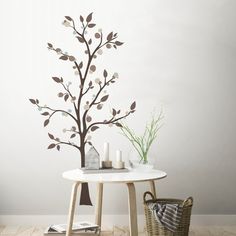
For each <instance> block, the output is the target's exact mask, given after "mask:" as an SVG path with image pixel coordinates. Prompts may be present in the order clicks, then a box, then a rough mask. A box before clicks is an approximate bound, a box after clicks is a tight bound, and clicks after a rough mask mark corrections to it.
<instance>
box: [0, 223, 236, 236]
mask: <svg viewBox="0 0 236 236" xmlns="http://www.w3.org/2000/svg"><path fill="white" fill-rule="evenodd" d="M44 230H45V227H42V226H41V227H39V226H38V227H37V226H8V225H7V226H0V236H42V235H43V232H44ZM101 235H102V236H129V230H128V228H127V227H124V228H121V227H117V226H114V228H113V230H112V231H111V230H110V231H109V230H105V231H103V233H102V234H101ZM139 236H146V233H145V230H143V231H142V232H140V233H139ZM189 236H236V226H231V227H229V226H228V227H220V226H211V227H196V226H194V227H191V229H190V233H189Z"/></svg>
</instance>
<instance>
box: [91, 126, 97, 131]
mask: <svg viewBox="0 0 236 236" xmlns="http://www.w3.org/2000/svg"><path fill="white" fill-rule="evenodd" d="M98 128H99V127H98V126H92V127H91V131H95V130H96V129H98Z"/></svg>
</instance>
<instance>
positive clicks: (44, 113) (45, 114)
mask: <svg viewBox="0 0 236 236" xmlns="http://www.w3.org/2000/svg"><path fill="white" fill-rule="evenodd" d="M41 115H42V116H48V115H50V114H49V112H47V111H45V112H43V113H41Z"/></svg>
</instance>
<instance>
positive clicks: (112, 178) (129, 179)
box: [62, 169, 167, 183]
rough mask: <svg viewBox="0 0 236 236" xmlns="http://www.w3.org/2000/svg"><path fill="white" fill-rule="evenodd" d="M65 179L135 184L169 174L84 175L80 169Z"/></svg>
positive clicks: (155, 172) (70, 173)
mask: <svg viewBox="0 0 236 236" xmlns="http://www.w3.org/2000/svg"><path fill="white" fill-rule="evenodd" d="M62 176H63V178H65V179H68V180H72V181H75V182H94V183H133V182H143V181H150V180H157V179H162V178H165V177H166V176H167V174H166V173H165V172H163V171H161V170H152V171H150V172H136V171H130V172H124V173H101V174H100V173H99V174H83V173H82V171H81V170H80V169H75V170H70V171H66V172H64V173H63V174H62Z"/></svg>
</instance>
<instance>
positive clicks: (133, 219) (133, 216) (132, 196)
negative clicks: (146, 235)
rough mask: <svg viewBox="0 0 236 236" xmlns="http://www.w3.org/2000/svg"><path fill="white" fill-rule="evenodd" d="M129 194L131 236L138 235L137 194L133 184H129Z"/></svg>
mask: <svg viewBox="0 0 236 236" xmlns="http://www.w3.org/2000/svg"><path fill="white" fill-rule="evenodd" d="M127 186H128V193H129V228H130V236H137V235H138V224H137V206H136V193H135V187H134V184H133V183H127Z"/></svg>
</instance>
